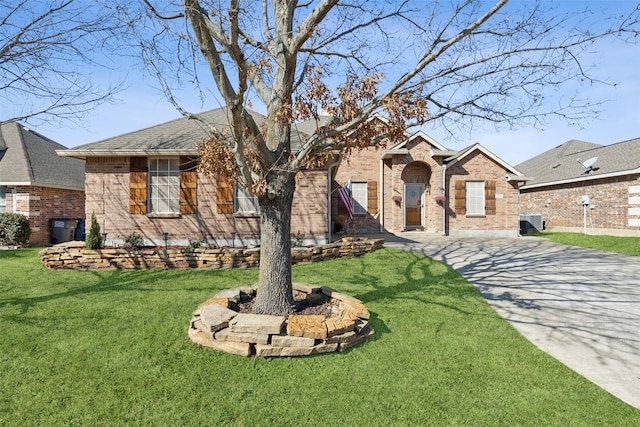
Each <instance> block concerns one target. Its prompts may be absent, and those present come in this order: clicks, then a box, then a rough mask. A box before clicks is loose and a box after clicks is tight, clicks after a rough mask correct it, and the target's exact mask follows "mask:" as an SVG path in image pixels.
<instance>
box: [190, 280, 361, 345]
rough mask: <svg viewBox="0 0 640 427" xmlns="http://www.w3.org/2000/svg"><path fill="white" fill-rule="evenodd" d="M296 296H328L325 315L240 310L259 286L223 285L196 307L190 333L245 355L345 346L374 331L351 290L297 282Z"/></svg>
mask: <svg viewBox="0 0 640 427" xmlns="http://www.w3.org/2000/svg"><path fill="white" fill-rule="evenodd" d="M293 290H294V296H295V298H296V299H307V300H318V299H321V300H328V301H330V302H331V304H332V313H331V315H330V316H329V317H327V316H323V315H296V314H292V315H289V316H268V315H261V314H247V313H240V312H238V311H237V310H234V309H233V308H234V307H236V306H237V304H238V303H240V302H241V301H242V299H243V298H249V299H250V298H253V297H255V292H256V289H255V288H254V287H250V286H247V287H244V288H234V289H227V290H224V291H222V292H220V293H218V294H217V295H215V296H214V297H213V298H211V299H209V300H208V301H206V302H205V303H203V304H202V305H201V306H200V307H198V309H197V310H196V311H195V312H194V313H193V317H192V319H191V322H190V324H189V338H190V339H191V341H193V342H194V343H196V344H198V345H201V346H204V347H209V348H213V349H216V350H220V351H224V352H227V353H232V354H238V355H241V356H257V357H278V356H308V355H311V354H318V353H330V352H334V351H344V350H346V349H348V348H350V347H353V346H354V345H356V344H359V343H361V342H363V341H365V340H367V339H369V338H371V337H372V336H373V329H372V327H371V324H370V322H369V317H370V316H369V311H368V310H367V308H366V307H365V306H364V304H363V303H362V302H361V301H360V300H358V299H356V298H353V297H351V296H349V295H346V294H342V293H339V292H336V291H334V290H333V289H331V288H328V287H312V286H307V285H302V284H298V283H294V284H293Z"/></svg>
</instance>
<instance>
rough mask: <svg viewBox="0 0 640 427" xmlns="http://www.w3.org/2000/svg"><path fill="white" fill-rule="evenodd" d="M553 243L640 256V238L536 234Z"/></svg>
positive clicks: (578, 234) (576, 234)
mask: <svg viewBox="0 0 640 427" xmlns="http://www.w3.org/2000/svg"><path fill="white" fill-rule="evenodd" d="M534 235H535V236H538V237H544V238H545V239H548V240H550V241H552V242H556V243H563V244H565V245H571V246H580V247H582V248H590V249H599V250H601V251H606V252H615V253H618V254H625V255H633V256H640V237H616V236H591V235H587V234H582V233H555V232H554V233H547V232H543V233H536V234H534Z"/></svg>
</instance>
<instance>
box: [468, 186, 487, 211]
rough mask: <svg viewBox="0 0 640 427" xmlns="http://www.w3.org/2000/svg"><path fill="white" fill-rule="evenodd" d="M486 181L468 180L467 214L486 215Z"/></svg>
mask: <svg viewBox="0 0 640 427" xmlns="http://www.w3.org/2000/svg"><path fill="white" fill-rule="evenodd" d="M484 206H485V204H484V181H467V182H466V185H465V210H466V214H467V215H484V214H485V211H484Z"/></svg>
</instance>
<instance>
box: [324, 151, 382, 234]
mask: <svg viewBox="0 0 640 427" xmlns="http://www.w3.org/2000/svg"><path fill="white" fill-rule="evenodd" d="M382 151H384V148H383V147H380V146H374V147H368V148H365V149H363V150H360V151H354V152H353V153H352V154H351V155H350V156H347V157H345V158H344V159H343V160H342V163H341V164H340V166H338V170H337V171H336V174H335V182H334V183H333V187H332V199H331V218H332V219H333V220H334V221H335V220H336V219H337V220H338V222H341V221H342V217H344V216H345V215H346V210H345V209H344V206H343V205H342V202H341V201H340V198H339V196H338V193H337V191H335V190H337V189H338V188H339V186H340V185H344V184H345V183H346V182H347V181H348V180H349V179H351V182H375V183H376V184H375V185H376V186H379V184H380V183H379V182H378V181H379V179H380V154H381V153H382ZM377 191H378V194H379V192H380V190H379V187H378V190H377ZM379 203H380V200H379V199H378V205H379ZM338 216H340V217H341V218H338ZM379 217H380V211H379V206H378V212H377V213H375V214H370V213H367V214H360V215H356V216H355V217H354V219H353V221H352V224H351V226H352V227H354V228H355V229H356V230H357V231H358V232H360V233H378V232H379V231H380V219H379Z"/></svg>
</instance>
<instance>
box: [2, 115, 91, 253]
mask: <svg viewBox="0 0 640 427" xmlns="http://www.w3.org/2000/svg"><path fill="white" fill-rule="evenodd" d="M65 148H66V147H64V146H63V145H61V144H58V143H57V142H54V141H52V140H50V139H49V138H46V137H44V136H42V135H40V134H39V133H37V132H34V131H32V130H29V129H27V128H26V127H24V126H22V125H21V124H20V123H17V122H15V121H13V122H6V123H2V124H0V212H8V213H20V214H23V215H25V216H26V217H27V218H29V223H30V227H31V236H30V243H31V244H32V245H44V244H48V243H50V241H51V237H52V236H51V220H52V219H71V220H76V219H83V218H84V217H85V206H84V200H85V196H84V162H82V161H80V160H76V159H69V158H61V157H59V156H58V155H57V154H56V150H62V149H65Z"/></svg>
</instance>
